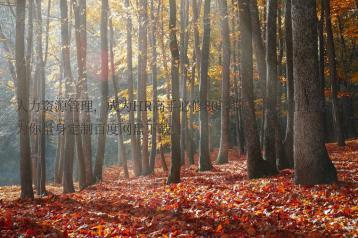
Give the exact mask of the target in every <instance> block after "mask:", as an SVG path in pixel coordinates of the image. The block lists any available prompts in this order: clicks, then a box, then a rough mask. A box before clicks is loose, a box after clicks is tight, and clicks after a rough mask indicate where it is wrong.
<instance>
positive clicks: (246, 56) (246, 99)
mask: <svg viewBox="0 0 358 238" xmlns="http://www.w3.org/2000/svg"><path fill="white" fill-rule="evenodd" d="M238 2H239V7H240V10H239V17H240V36H241V47H240V57H241V59H240V71H241V78H242V95H241V96H242V105H243V121H244V133H245V142H246V150H247V152H246V153H247V170H248V177H249V178H250V179H252V178H260V177H263V176H266V175H267V164H266V161H264V160H263V159H262V157H261V150H260V139H259V134H258V131H257V125H256V116H255V107H254V92H253V90H254V88H253V62H252V31H251V19H250V4H249V0H238Z"/></svg>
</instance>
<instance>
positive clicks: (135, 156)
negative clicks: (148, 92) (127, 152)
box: [125, 0, 142, 176]
mask: <svg viewBox="0 0 358 238" xmlns="http://www.w3.org/2000/svg"><path fill="white" fill-rule="evenodd" d="M125 6H126V9H127V16H126V17H127V26H126V28H127V56H126V57H127V74H126V76H127V81H128V101H129V103H132V102H134V96H133V62H132V55H133V53H132V18H131V14H130V9H129V0H126V1H125ZM129 123H130V125H131V127H132V128H134V127H135V122H134V111H133V110H129ZM130 138H131V139H130V140H131V157H132V161H133V164H134V175H135V176H139V175H140V174H141V172H142V163H141V161H140V153H139V148H138V144H137V139H136V135H135V133H134V132H133V131H132V133H130Z"/></svg>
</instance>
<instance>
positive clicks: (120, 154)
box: [109, 18, 129, 178]
mask: <svg viewBox="0 0 358 238" xmlns="http://www.w3.org/2000/svg"><path fill="white" fill-rule="evenodd" d="M113 45H114V32H113V24H112V18H111V19H109V52H110V59H111V76H112V83H113V91H114V100H115V102H116V105H119V104H117V103H119V97H118V93H119V89H118V84H117V79H116V70H115V68H114V66H115V65H114V53H113ZM116 115H117V121H118V124H119V125H121V123H122V118H121V113H120V110H119V108H116ZM118 157H119V161H120V162H121V164H122V166H123V171H124V177H126V178H129V172H128V165H127V156H126V149H125V147H124V142H123V134H122V130H119V134H118Z"/></svg>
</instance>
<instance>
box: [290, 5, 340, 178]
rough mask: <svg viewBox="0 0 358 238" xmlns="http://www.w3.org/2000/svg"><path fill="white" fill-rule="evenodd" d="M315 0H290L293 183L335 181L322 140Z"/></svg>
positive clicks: (321, 103) (333, 169)
mask: <svg viewBox="0 0 358 238" xmlns="http://www.w3.org/2000/svg"><path fill="white" fill-rule="evenodd" d="M316 26H317V12H316V1H306V0H295V1H292V29H293V33H292V34H293V77H294V79H295V80H294V95H295V96H294V100H295V112H294V140H293V141H294V145H293V146H294V148H293V151H294V160H295V161H294V162H295V183H296V184H322V183H333V182H335V181H337V173H336V169H335V167H334V165H333V163H332V162H331V160H330V159H329V157H328V153H327V150H326V147H325V144H324V143H325V141H324V128H323V123H322V122H323V112H324V108H322V105H323V100H324V98H323V95H322V93H321V88H322V85H321V84H322V81H320V80H318V55H317V52H318V45H317V39H318V38H317V28H316Z"/></svg>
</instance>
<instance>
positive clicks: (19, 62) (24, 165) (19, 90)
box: [15, 1, 34, 199]
mask: <svg viewBox="0 0 358 238" xmlns="http://www.w3.org/2000/svg"><path fill="white" fill-rule="evenodd" d="M25 7H26V1H16V41H15V60H16V75H17V87H16V95H17V103H18V105H21V106H22V110H19V112H18V113H19V116H18V122H19V126H20V156H21V160H20V182H21V195H20V198H21V199H33V198H34V193H33V190H32V175H31V157H30V137H29V133H28V130H27V129H26V128H27V127H28V124H29V114H28V109H29V91H28V86H27V85H28V81H27V77H26V60H25V11H26V9H25ZM21 127H22V128H21ZM23 128H25V129H23Z"/></svg>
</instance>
